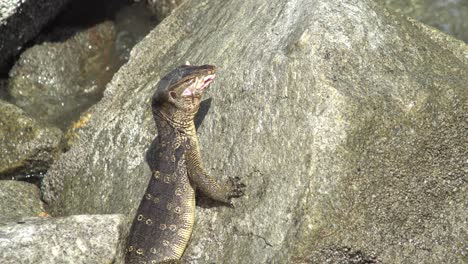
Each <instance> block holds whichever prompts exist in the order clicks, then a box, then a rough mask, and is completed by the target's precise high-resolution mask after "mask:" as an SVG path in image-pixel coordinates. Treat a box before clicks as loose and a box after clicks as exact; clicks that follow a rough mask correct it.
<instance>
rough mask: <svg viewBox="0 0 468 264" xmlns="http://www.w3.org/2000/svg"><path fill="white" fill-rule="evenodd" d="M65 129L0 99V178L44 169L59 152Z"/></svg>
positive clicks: (38, 171)
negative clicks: (43, 123)
mask: <svg viewBox="0 0 468 264" xmlns="http://www.w3.org/2000/svg"><path fill="white" fill-rule="evenodd" d="M61 137H62V132H61V131H60V130H59V129H58V128H54V127H46V126H44V125H42V124H40V123H38V122H37V121H35V120H34V119H32V118H30V117H29V116H27V115H26V114H25V113H24V111H23V110H21V109H20V108H18V107H17V106H15V105H12V104H10V103H7V102H5V101H2V100H0V157H1V158H0V179H7V178H10V177H11V176H14V175H19V174H22V175H28V174H35V173H43V172H45V171H46V170H47V169H48V168H49V166H50V164H51V163H52V162H53V160H54V158H55V157H56V156H57V154H58V152H59V144H60V140H61Z"/></svg>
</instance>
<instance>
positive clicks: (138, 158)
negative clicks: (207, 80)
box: [44, 0, 468, 263]
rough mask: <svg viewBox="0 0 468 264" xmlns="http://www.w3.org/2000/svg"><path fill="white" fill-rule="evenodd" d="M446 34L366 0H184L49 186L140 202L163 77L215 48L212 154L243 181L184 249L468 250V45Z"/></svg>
mask: <svg viewBox="0 0 468 264" xmlns="http://www.w3.org/2000/svg"><path fill="white" fill-rule="evenodd" d="M439 34H441V33H439V32H436V31H428V30H425V29H424V27H421V26H420V24H419V23H418V22H415V21H413V20H408V19H406V18H405V17H401V16H398V15H395V14H393V13H391V12H388V11H387V10H386V9H384V8H383V7H381V6H380V5H379V4H378V3H376V2H375V1H370V0H364V1H362V0H351V1H346V2H343V1H338V0H317V1H308V0H302V1H301V0H297V1H269V0H249V1H229V2H223V1H214V0H212V1H204V0H192V1H189V2H186V3H185V4H184V5H183V6H181V7H180V8H178V9H177V10H176V11H175V12H174V13H173V14H172V15H171V16H169V17H167V18H166V19H165V20H164V21H163V22H162V23H161V24H160V25H158V27H157V28H156V29H155V30H154V31H152V32H151V33H150V35H148V36H147V37H146V38H145V39H144V40H143V41H142V42H141V43H140V44H138V45H137V46H136V47H135V48H134V49H133V51H132V56H131V58H130V61H129V63H127V64H126V65H125V66H123V67H122V68H121V70H120V71H119V73H118V74H116V76H114V78H113V80H112V82H111V84H110V85H109V86H108V89H107V90H106V92H105V95H104V98H103V100H102V101H101V102H100V103H99V104H97V105H96V106H94V107H93V108H92V109H91V111H90V114H91V120H90V122H89V126H88V127H87V129H86V130H84V131H82V132H81V135H80V139H79V140H78V141H77V142H76V144H75V145H74V146H73V147H72V148H71V150H70V151H69V152H67V153H66V154H65V155H62V156H61V158H60V160H59V161H58V162H57V163H56V164H54V166H53V167H52V169H51V170H50V171H49V173H48V175H47V177H46V179H45V189H44V191H45V196H44V197H45V199H46V200H47V201H48V202H49V203H50V205H51V209H52V211H53V213H55V214H58V215H68V214H76V213H124V214H127V215H128V216H129V218H131V217H133V213H134V210H135V208H136V207H137V205H138V203H139V201H140V199H141V196H142V195H143V191H144V189H145V188H146V184H147V181H148V179H149V177H150V172H149V169H148V166H147V164H146V163H145V161H144V157H145V151H146V150H147V149H148V147H149V146H150V144H151V141H152V140H153V138H154V137H155V135H156V129H155V126H154V122H153V120H152V115H151V110H150V104H149V101H150V97H151V95H152V93H153V91H154V85H155V84H156V83H157V82H158V80H159V78H160V77H161V76H162V75H164V74H165V73H166V72H168V71H169V70H171V69H173V68H174V67H175V66H177V65H180V64H182V63H183V62H185V61H186V60H189V61H190V62H191V63H192V64H202V63H210V64H214V65H217V66H218V67H219V68H220V70H219V73H218V78H217V80H216V81H215V83H214V84H213V85H212V86H211V88H210V91H209V96H210V97H212V102H211V108H210V109H209V111H208V114H207V115H206V117H205V119H204V121H203V123H202V125H201V127H200V128H199V137H200V141H201V142H200V143H201V147H202V150H201V151H202V155H203V158H204V161H205V165H206V167H207V169H208V171H209V172H210V173H211V174H213V175H216V176H218V177H220V178H222V179H226V176H239V177H241V178H242V181H243V182H244V183H245V184H246V185H247V186H248V187H247V190H246V195H245V197H243V198H241V199H239V200H236V208H235V209H231V208H226V207H219V206H213V204H211V203H209V202H208V201H207V200H206V199H203V200H202V201H201V202H199V205H200V206H198V207H197V213H196V223H195V229H194V232H193V236H192V240H191V242H190V245H189V247H188V248H187V250H186V252H185V254H184V257H183V260H184V261H185V262H187V263H289V262H290V261H297V262H299V263H301V261H307V260H324V259H325V260H327V261H329V262H330V263H338V262H339V261H346V260H348V262H343V263H352V262H351V261H352V260H353V259H356V255H357V257H358V259H364V260H369V261H377V262H380V263H422V262H423V263H441V260H444V261H443V262H446V263H462V259H463V258H466V255H465V254H466V251H464V248H465V246H464V245H465V242H466V240H467V237H466V233H464V231H463V230H464V228H465V227H466V226H465V223H464V219H465V216H466V215H465V212H466V209H467V204H466V203H467V202H466V201H468V199H466V193H467V190H466V189H467V188H466V163H465V159H466V156H467V148H466V141H465V138H466V136H464V135H466V113H467V111H468V109H467V104H466V98H467V91H468V89H467V84H468V64H467V57H466V55H461V54H467V53H466V51H467V49H466V45H464V44H462V43H461V42H460V41H456V40H454V39H453V38H446V37H444V38H441V37H439ZM162 36H163V37H162ZM444 36H445V34H444ZM442 39H445V41H441V40H442ZM130 95H131V96H130ZM464 170H465V171H464ZM464 179H465V180H464ZM335 252H336V253H337V254H335ZM334 256H336V258H334ZM343 258H344V260H343ZM319 263H321V262H319Z"/></svg>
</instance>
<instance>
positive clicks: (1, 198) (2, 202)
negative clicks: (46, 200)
mask: <svg viewBox="0 0 468 264" xmlns="http://www.w3.org/2000/svg"><path fill="white" fill-rule="evenodd" d="M41 213H44V208H43V204H42V201H41V198H40V194H39V188H37V186H36V185H34V184H31V183H27V182H21V181H0V222H8V221H14V220H19V219H20V218H22V217H31V216H39V215H40V214H41Z"/></svg>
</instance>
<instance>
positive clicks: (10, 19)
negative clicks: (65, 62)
mask: <svg viewBox="0 0 468 264" xmlns="http://www.w3.org/2000/svg"><path fill="white" fill-rule="evenodd" d="M67 2H69V0H11V1H1V2H0V50H1V51H2V52H0V71H1V70H4V67H5V66H7V64H8V63H9V60H10V59H11V57H12V56H15V55H16V54H18V53H19V52H20V51H21V47H22V46H23V45H24V44H25V43H26V42H27V41H29V40H31V39H32V38H33V37H35V36H36V35H37V34H38V33H39V31H40V30H41V28H42V27H44V26H45V25H46V24H47V22H49V21H50V20H51V19H52V18H54V17H55V16H56V15H57V14H58V13H59V12H60V10H61V9H62V7H64V6H65V4H66V3H67Z"/></svg>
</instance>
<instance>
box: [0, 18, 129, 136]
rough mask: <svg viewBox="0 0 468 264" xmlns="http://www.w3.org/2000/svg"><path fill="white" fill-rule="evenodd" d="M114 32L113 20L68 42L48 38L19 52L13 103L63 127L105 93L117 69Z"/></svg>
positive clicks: (12, 83)
mask: <svg viewBox="0 0 468 264" xmlns="http://www.w3.org/2000/svg"><path fill="white" fill-rule="evenodd" d="M115 37H116V33H115V28H114V25H113V24H112V23H111V22H105V23H102V24H99V25H97V26H94V27H92V28H90V29H87V30H85V31H82V32H79V33H77V34H76V35H74V36H73V37H71V38H69V39H67V40H66V41H64V42H44V43H42V44H40V45H35V46H33V47H31V48H29V49H27V50H26V51H25V52H23V53H22V54H21V57H20V58H19V60H18V61H17V62H16V64H15V66H14V67H13V69H12V70H11V71H10V81H9V83H8V85H9V91H10V95H11V96H12V97H13V99H14V102H15V104H17V105H18V106H20V107H21V108H22V109H24V110H25V111H26V112H27V113H28V114H29V115H30V116H32V117H34V118H36V119H37V120H40V121H42V122H44V123H50V124H53V125H55V126H58V127H60V128H62V129H65V128H66V127H67V126H69V125H70V124H71V122H72V121H73V120H76V119H78V116H79V115H80V113H81V112H82V111H84V110H85V109H87V108H88V107H89V106H91V105H93V104H94V103H96V102H97V101H98V100H100V99H101V97H102V92H103V90H104V88H105V85H106V84H107V83H108V82H109V80H110V79H111V78H112V76H113V74H114V72H115V70H116V68H118V67H119V66H120V64H116V60H117V55H116V54H115V52H114V41H115Z"/></svg>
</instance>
